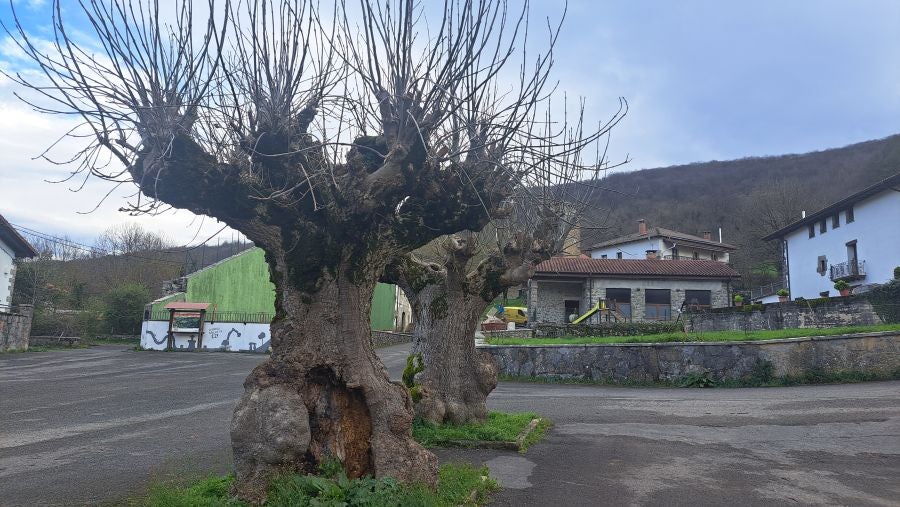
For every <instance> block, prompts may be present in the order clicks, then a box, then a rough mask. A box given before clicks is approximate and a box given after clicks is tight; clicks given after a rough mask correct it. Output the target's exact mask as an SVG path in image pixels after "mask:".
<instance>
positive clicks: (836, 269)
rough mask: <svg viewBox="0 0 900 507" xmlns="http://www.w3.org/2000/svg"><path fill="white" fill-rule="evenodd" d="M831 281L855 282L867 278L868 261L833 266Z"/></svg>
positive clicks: (840, 263) (841, 263)
mask: <svg viewBox="0 0 900 507" xmlns="http://www.w3.org/2000/svg"><path fill="white" fill-rule="evenodd" d="M830 271H831V280H832V281H837V280H855V279H859V278H865V277H866V261H861V260H855V261H848V262H839V263H837V264H832V265H831V270H830Z"/></svg>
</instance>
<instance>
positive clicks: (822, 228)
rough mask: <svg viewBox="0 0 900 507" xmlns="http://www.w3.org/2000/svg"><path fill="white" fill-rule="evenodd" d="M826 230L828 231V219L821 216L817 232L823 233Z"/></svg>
mask: <svg viewBox="0 0 900 507" xmlns="http://www.w3.org/2000/svg"><path fill="white" fill-rule="evenodd" d="M826 232H828V221H827V220H825V219H824V218H823V219H822V221H821V222H819V234H825V233H826Z"/></svg>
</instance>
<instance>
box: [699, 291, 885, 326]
mask: <svg viewBox="0 0 900 507" xmlns="http://www.w3.org/2000/svg"><path fill="white" fill-rule="evenodd" d="M748 308H751V310H749V311H748V310H747V309H746V308H744V309H742V308H729V309H719V310H709V311H706V312H696V313H690V312H686V313H685V314H684V316H683V317H682V320H683V321H684V326H685V330H686V331H688V332H701V331H761V330H766V329H789V328H812V327H843V326H871V325H876V324H881V323H882V322H881V319H880V318H879V317H878V314H877V313H875V310H874V309H873V308H872V304H871V303H870V302H869V301H868V300H866V299H865V298H863V297H852V296H851V297H836V298H830V299H828V300H820V299H815V300H810V301H790V302H787V303H770V304H766V305H754V306H752V307H748Z"/></svg>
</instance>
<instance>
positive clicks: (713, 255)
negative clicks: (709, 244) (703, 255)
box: [710, 253, 719, 261]
mask: <svg viewBox="0 0 900 507" xmlns="http://www.w3.org/2000/svg"><path fill="white" fill-rule="evenodd" d="M710 257H711V258H712V260H714V261H717V260H719V254H717V253H714V254H710Z"/></svg>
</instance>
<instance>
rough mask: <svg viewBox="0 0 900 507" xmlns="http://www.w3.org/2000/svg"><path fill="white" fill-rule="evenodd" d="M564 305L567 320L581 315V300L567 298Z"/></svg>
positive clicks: (570, 320)
mask: <svg viewBox="0 0 900 507" xmlns="http://www.w3.org/2000/svg"><path fill="white" fill-rule="evenodd" d="M563 306H564V307H565V308H564V311H565V316H566V322H572V321H573V320H575V319H577V318H578V317H579V316H580V315H581V312H580V311H579V308H580V307H581V301H578V300H577V299H567V300H565V302H564V303H563ZM573 315H574V317H573Z"/></svg>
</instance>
